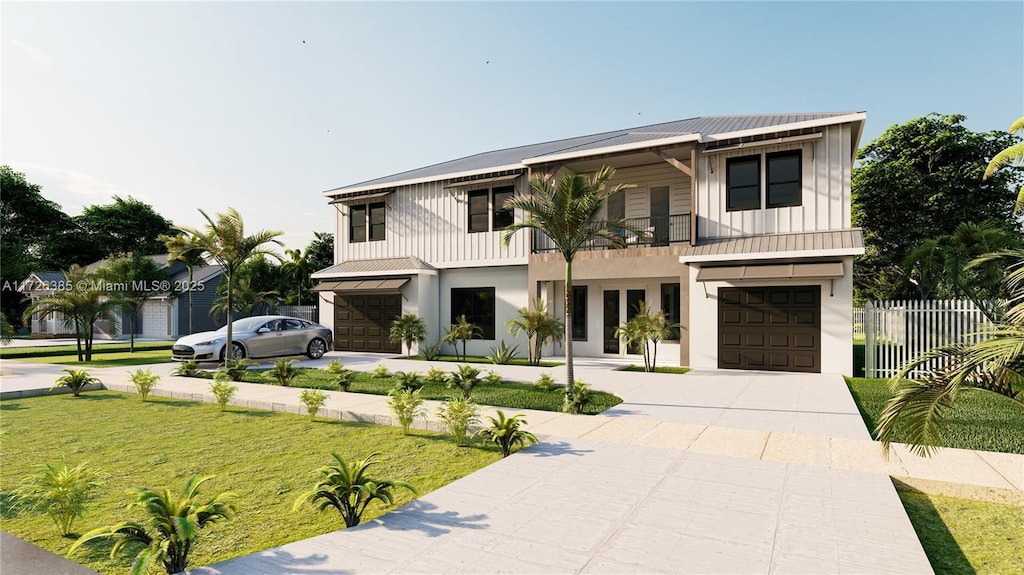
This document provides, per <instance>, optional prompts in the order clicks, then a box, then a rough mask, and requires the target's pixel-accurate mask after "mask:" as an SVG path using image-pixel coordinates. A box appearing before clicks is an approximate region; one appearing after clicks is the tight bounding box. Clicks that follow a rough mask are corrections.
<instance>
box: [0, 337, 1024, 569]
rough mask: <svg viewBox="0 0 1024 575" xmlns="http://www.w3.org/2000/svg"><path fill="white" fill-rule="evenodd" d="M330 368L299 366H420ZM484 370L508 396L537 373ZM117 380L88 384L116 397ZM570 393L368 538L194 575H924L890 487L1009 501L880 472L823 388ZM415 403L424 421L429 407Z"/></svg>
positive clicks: (1000, 477) (257, 391) (791, 377)
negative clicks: (492, 456) (571, 400)
mask: <svg viewBox="0 0 1024 575" xmlns="http://www.w3.org/2000/svg"><path fill="white" fill-rule="evenodd" d="M331 355H332V357H329V358H326V359H325V360H320V361H318V362H306V363H316V364H319V365H322V364H324V363H326V362H327V361H329V360H330V359H332V358H339V359H341V360H342V361H343V363H345V364H346V365H348V366H350V367H353V368H355V369H364V370H369V369H372V368H373V367H374V366H375V365H377V364H381V363H382V364H384V365H386V366H387V367H388V368H389V369H392V370H399V369H401V370H410V369H415V370H418V371H425V370H426V369H428V368H429V367H430V364H427V363H424V362H409V361H407V360H396V359H387V358H383V357H382V356H372V355H359V356H357V355H352V354H337V353H335V354H331ZM13 363H14V362H4V364H3V369H4V370H5V371H7V372H9V371H11V370H12V369H17V371H19V372H24V375H20V376H16V377H4V378H3V382H2V383H0V390H7V389H8V380H11V379H14V380H18V379H23V380H25V379H35V380H39V379H40V378H42V377H46V376H45V375H44V374H45V373H46V370H42V369H40V370H39V371H38V373H35V374H33V373H32V370H30V369H27V368H17V366H13V365H12V364H13ZM438 365H440V366H441V367H442V368H445V369H453V368H454V365H453V364H450V363H449V364H438ZM172 368H173V366H163V365H161V366H153V369H154V371H158V372H162V373H165V374H167V373H169V372H170V370H171V369H172ZM488 368H490V369H494V370H495V371H498V372H500V373H502V374H503V375H505V376H506V377H507V378H509V379H519V380H533V379H536V377H537V376H538V375H539V373H540V371H539V370H538V369H537V368H529V367H517V366H488ZM128 371H129V370H127V369H113V368H111V369H104V370H94V372H95V373H96V375H99V376H100V377H101V379H103V381H104V384H105V385H106V387H108V388H110V389H117V390H128V389H129V386H130V384H129V383H128V381H127V372H128ZM549 371H551V372H552V374H553V375H559V374H560V371H561V370H560V368H552V369H551V370H549ZM578 377H581V378H583V379H584V380H586V381H587V382H589V383H591V384H593V385H594V386H595V387H596V388H598V389H604V390H608V391H612V392H614V393H617V394H618V395H620V396H621V397H623V398H624V400H625V401H624V403H623V404H621V405H619V406H617V407H616V408H615V409H613V410H609V411H608V412H606V413H605V414H602V415H599V416H573V415H567V414H559V413H551V412H540V411H529V410H506V412H514V413H524V414H525V415H526V418H527V420H528V421H529V424H530V425H529V429H530V430H531V431H533V432H534V433H536V434H537V435H538V436H539V437H542V439H543V440H544V441H543V442H542V443H541V444H540V445H538V446H535V447H533V448H530V449H528V450H525V451H523V452H521V453H518V454H516V455H514V456H512V457H510V458H508V459H506V460H502V461H501V462H499V463H497V464H494V465H492V466H489V467H488V468H486V469H483V470H480V471H478V472H476V473H474V474H472V475H470V476H468V477H466V478H464V479H462V480H459V481H457V482H455V483H452V484H450V485H448V486H446V487H444V488H442V489H439V490H437V491H435V492H433V493H430V494H427V495H425V496H424V497H421V498H420V499H418V500H416V501H415V502H413V503H411V504H409V505H406V506H404V507H402V508H401V509H399V510H396V511H394V512H392V513H389V514H388V515H385V516H383V517H381V518H380V519H378V520H376V521H374V522H371V523H369V524H367V525H363V526H360V527H358V528H355V529H348V530H343V531H337V532H333V533H328V534H325V535H322V536H320V537H316V538H312V539H309V540H306V541H300V542H296V543H292V544H289V545H285V546H282V547H279V548H275V549H270V550H266V551H263V552H260V553H255V554H252V555H249V556H246V557H240V558H238V559H234V560H231V561H227V562H224V563H221V564H217V565H214V566H211V567H206V568H202V569H198V570H196V572H197V573H211V574H212V573H223V574H234V573H238V574H251V573H341V572H371V573H377V572H395V573H398V572H424V573H438V572H445V573H447V572H453V573H454V572H467V573H482V572H543V573H550V572H606V573H623V572H673V573H676V572H680V573H681V572H692V573H788V572H804V573H847V572H857V573H864V572H870V573H925V572H930V567H929V564H928V561H927V558H926V557H925V556H924V552H923V550H922V549H921V547H920V544H919V542H918V540H917V537H916V535H915V534H914V531H913V528H912V526H911V525H910V522H909V520H908V519H907V517H906V513H905V512H904V511H903V507H902V505H901V504H900V502H899V499H898V497H897V495H896V492H895V489H894V488H893V485H892V481H891V479H890V476H893V477H896V478H900V479H901V480H908V481H910V482H913V481H931V482H941V484H943V485H949V484H960V485H968V486H972V487H975V488H985V489H991V490H995V491H999V492H1005V493H1009V494H1011V495H1013V494H1016V495H1017V496H1019V495H1020V494H1021V492H1022V491H1024V456H1016V455H1008V454H994V453H986V452H972V451H965V450H955V449H944V450H940V451H939V453H938V454H937V455H936V456H934V457H932V458H930V459H922V458H919V457H916V456H914V455H912V454H911V453H910V452H909V451H908V450H907V449H906V448H905V447H903V446H896V448H895V449H894V453H893V457H891V458H889V459H888V460H886V459H884V458H883V457H881V455H880V452H879V449H878V446H877V444H875V443H874V442H873V441H871V440H870V437H869V435H868V434H867V430H866V429H864V425H863V423H862V422H861V420H860V416H859V415H858V414H857V410H856V406H855V405H854V403H853V401H852V398H851V397H850V394H849V391H848V390H847V388H846V385H845V383H844V382H843V380H842V378H841V377H839V376H829V375H814V376H804V375H796V374H762V373H751V372H716V371H707V372H691V373H690V374H687V375H686V376H682V377H681V376H671V375H660V374H643V373H630V372H615V371H610V370H609V369H608V368H607V366H606V365H605V364H603V363H602V362H600V361H596V362H594V361H592V362H589V363H588V364H587V365H585V366H581V367H580V368H579V369H578ZM49 381H52V379H50V380H49ZM49 381H48V382H46V385H47V386H48V385H49ZM12 383H15V384H17V383H19V382H17V381H15V382H12ZM21 384H23V385H24V384H25V382H24V381H22V382H21ZM208 386H209V382H207V381H205V380H189V379H183V378H172V377H166V378H164V379H163V380H161V382H160V384H159V387H158V390H157V391H156V392H155V394H157V395H165V396H171V397H177V398H185V399H195V400H201V401H211V400H212V397H211V396H210V394H209V392H208ZM298 394H299V390H297V389H293V388H281V387H275V386H265V385H255V384H240V385H239V392H238V394H237V395H236V398H235V401H234V403H235V404H236V405H241V406H245V407H249V408H255V409H267V410H274V411H288V412H296V413H297V412H299V402H298ZM328 395H329V396H330V398H329V400H328V403H327V406H326V407H325V409H324V411H323V412H321V416H323V417H331V418H338V419H345V420H356V421H372V422H376V423H381V424H391V423H392V421H391V419H392V418H391V414H390V413H389V411H388V408H387V400H386V398H384V397H381V396H372V395H362V394H353V393H341V392H330V393H329V394H328ZM428 404H430V405H429V406H428V411H429V412H430V413H434V409H435V406H436V402H428ZM484 411H485V412H486V413H492V412H493V410H491V409H485V410H484ZM418 423H419V426H420V427H425V428H436V427H437V424H436V422H433V421H430V420H426V421H421V422H418Z"/></svg>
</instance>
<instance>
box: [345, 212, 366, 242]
mask: <svg viewBox="0 0 1024 575" xmlns="http://www.w3.org/2000/svg"><path fill="white" fill-rule="evenodd" d="M357 211H359V212H362V222H363V223H362V225H359V226H357V225H356V212H357ZM368 217H369V210H368V209H367V205H366V204H359V205H358V206H350V207H349V210H348V241H349V243H350V244H361V243H363V242H365V241H366V235H367V232H368V231H369V230H368V229H367V225H366V224H367V223H368V222H367V219H368ZM357 229H361V230H362V232H363V233H362V234H361V236H362V237H356V230H357Z"/></svg>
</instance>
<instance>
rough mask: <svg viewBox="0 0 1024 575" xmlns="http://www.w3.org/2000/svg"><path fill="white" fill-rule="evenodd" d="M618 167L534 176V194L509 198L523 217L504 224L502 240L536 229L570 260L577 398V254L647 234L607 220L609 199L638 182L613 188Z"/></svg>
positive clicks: (569, 367)
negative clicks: (574, 296) (555, 176)
mask: <svg viewBox="0 0 1024 575" xmlns="http://www.w3.org/2000/svg"><path fill="white" fill-rule="evenodd" d="M614 175H615V169H614V168H611V167H608V166H605V167H603V168H601V169H600V170H598V171H597V172H596V173H594V174H593V175H591V176H585V175H583V174H576V173H573V172H568V173H566V174H565V175H564V176H562V177H561V178H560V179H559V180H558V181H557V182H552V181H551V179H550V178H544V177H540V176H534V177H533V178H531V179H530V188H531V189H532V192H533V193H531V194H529V195H524V196H514V197H512V198H510V199H509V200H508V201H506V202H505V206H504V207H505V209H514V210H518V211H521V212H523V213H524V219H523V220H522V221H518V222H514V223H513V224H512V225H510V226H509V227H507V228H505V231H504V232H503V233H502V236H501V241H502V243H503V244H504V245H505V246H508V245H509V243H510V242H511V241H512V236H514V235H515V234H516V232H518V231H519V230H536V231H538V232H540V233H542V234H544V235H546V236H547V237H548V238H549V239H550V240H551V242H552V243H553V244H554V245H555V248H556V250H557V251H558V253H560V254H562V258H564V259H565V294H564V295H565V316H564V319H565V324H564V325H565V375H566V386H565V393H566V396H567V397H570V398H571V397H572V382H573V364H572V262H573V259H574V258H575V257H576V254H577V253H578V252H579V251H580V250H581V249H583V248H584V247H586V245H587V244H588V243H590V242H591V241H593V240H597V239H603V240H606V241H607V242H608V245H610V246H612V247H615V248H621V247H623V246H624V245H625V243H624V234H623V233H622V232H623V231H626V232H631V233H634V234H636V235H637V236H639V237H643V236H645V235H646V232H643V231H641V230H639V229H637V228H635V227H634V226H631V225H630V224H629V223H627V222H626V221H625V220H602V219H600V218H601V214H603V213H604V212H605V206H606V205H607V204H608V200H609V199H611V198H612V197H613V196H615V195H616V194H619V193H622V192H623V191H624V190H626V189H629V188H632V187H633V186H630V185H626V184H619V185H616V186H614V187H612V188H610V189H609V188H608V183H609V181H610V180H611V179H612V177H613V176H614Z"/></svg>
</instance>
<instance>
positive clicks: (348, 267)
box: [312, 256, 437, 278]
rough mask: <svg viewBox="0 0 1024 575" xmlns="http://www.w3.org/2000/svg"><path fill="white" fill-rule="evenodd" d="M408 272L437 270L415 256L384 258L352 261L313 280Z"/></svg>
mask: <svg viewBox="0 0 1024 575" xmlns="http://www.w3.org/2000/svg"><path fill="white" fill-rule="evenodd" d="M408 270H426V271H436V270H437V268H435V267H434V266H432V265H430V264H428V263H426V262H424V261H423V260H421V259H420V258H417V257H415V256H409V257H404V258H383V259H375V260H350V261H347V262H341V263H340V264H337V265H333V266H331V267H329V268H324V269H322V270H320V271H318V272H315V273H314V274H313V276H312V277H313V278H329V277H333V276H339V275H353V274H365V275H371V274H375V273H381V272H396V271H408Z"/></svg>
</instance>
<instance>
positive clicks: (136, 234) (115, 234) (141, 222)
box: [75, 196, 174, 257]
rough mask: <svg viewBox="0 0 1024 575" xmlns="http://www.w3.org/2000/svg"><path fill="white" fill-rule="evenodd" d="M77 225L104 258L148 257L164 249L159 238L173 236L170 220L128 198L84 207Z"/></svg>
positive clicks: (117, 197)
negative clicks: (124, 256) (118, 256)
mask: <svg viewBox="0 0 1024 575" xmlns="http://www.w3.org/2000/svg"><path fill="white" fill-rule="evenodd" d="M75 221H77V222H78V223H79V224H80V225H81V226H82V227H83V228H84V229H85V230H86V232H88V234H89V236H90V237H91V238H92V240H93V242H94V243H95V244H96V245H98V246H99V247H100V249H101V251H102V252H103V255H104V257H109V256H112V255H117V254H122V255H126V254H139V255H152V254H159V253H163V252H164V250H165V249H166V246H165V245H164V242H163V240H161V239H160V236H166V235H170V234H172V233H174V226H173V224H172V223H171V221H170V220H168V219H167V218H165V217H163V216H161V215H160V214H158V213H156V211H155V210H154V209H153V206H151V205H149V204H147V203H145V202H141V201H139V200H136V199H135V198H133V197H131V196H128V198H127V199H125V198H122V197H120V196H114V203H112V204H104V205H93V206H86V207H85V209H83V210H82V215H80V216H76V217H75Z"/></svg>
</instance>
